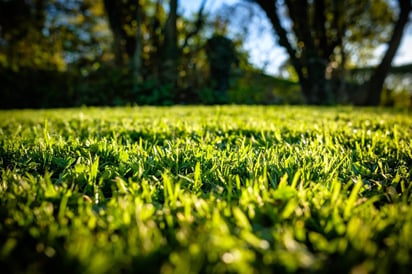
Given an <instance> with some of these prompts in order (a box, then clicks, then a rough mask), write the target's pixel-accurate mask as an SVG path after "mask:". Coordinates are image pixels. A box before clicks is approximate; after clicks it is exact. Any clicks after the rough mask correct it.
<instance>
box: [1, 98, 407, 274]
mask: <svg viewBox="0 0 412 274" xmlns="http://www.w3.org/2000/svg"><path fill="white" fill-rule="evenodd" d="M411 143H412V117H411V115H410V113H408V112H407V111H406V112H405V111H399V110H389V109H373V108H371V109H357V108H347V107H345V108H343V107H342V108H315V107H313V108H312V107H259V106H255V107H245V106H225V107H167V108H156V107H141V108H137V107H136V108H110V109H105V108H84V109H69V110H47V111H46V110H43V111H40V110H38V111H35V110H22V111H1V112H0V172H1V173H0V174H1V182H0V267H1V269H2V271H5V272H3V273H56V272H58V273H65V272H67V273H137V272H139V273H143V272H144V273H159V272H161V273H200V272H202V273H224V272H227V273H274V272H279V273H333V272H335V273H350V272H352V273H395V272H396V273H408V272H409V271H410V269H412V206H411V201H412V179H411V178H412V176H411V175H412V146H411Z"/></svg>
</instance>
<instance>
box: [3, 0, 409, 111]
mask: <svg viewBox="0 0 412 274" xmlns="http://www.w3.org/2000/svg"><path fill="white" fill-rule="evenodd" d="M411 6H412V1H410V0H313V1H309V0H299V1H297V0H289V1H287V0H284V1H282V0H278V1H276V0H271V1H270V0H226V1H225V0H83V1H81V0H0V93H1V95H0V98H1V100H0V108H3V109H5V108H56V107H76V106H124V105H173V104H312V105H336V104H351V105H384V106H406V107H410V106H411V105H412V42H411V41H412V38H411V36H412V30H411V26H410V24H409V23H410V21H411V20H410V19H411V9H412V8H411Z"/></svg>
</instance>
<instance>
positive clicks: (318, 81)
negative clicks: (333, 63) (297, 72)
mask: <svg viewBox="0 0 412 274" xmlns="http://www.w3.org/2000/svg"><path fill="white" fill-rule="evenodd" d="M309 62H310V63H309V64H308V66H307V67H308V76H307V80H306V82H307V83H306V84H305V86H302V85H301V86H302V90H303V93H304V95H305V98H306V103H307V104H309V105H329V104H333V103H335V98H334V96H333V94H332V90H331V87H330V84H329V81H328V80H327V79H326V75H325V74H326V73H325V72H326V67H327V60H323V59H322V58H316V59H315V58H310V59H309Z"/></svg>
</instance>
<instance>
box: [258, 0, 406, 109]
mask: <svg viewBox="0 0 412 274" xmlns="http://www.w3.org/2000/svg"><path fill="white" fill-rule="evenodd" d="M254 2H255V3H257V4H258V5H259V6H260V7H261V8H262V10H263V11H264V12H265V14H266V15H267V17H268V19H269V21H270V22H271V24H272V26H273V29H274V31H275V32H276V34H277V37H278V41H279V44H280V45H281V46H282V47H284V48H285V49H286V51H287V53H288V55H289V58H290V62H291V64H292V66H293V67H294V69H295V71H296V74H297V76H298V79H299V83H300V86H301V89H302V92H303V94H304V96H305V98H306V101H307V103H308V104H330V103H334V102H335V101H336V98H335V96H336V88H335V87H334V86H332V85H331V83H330V81H329V80H328V79H329V78H330V77H331V75H332V72H333V70H334V69H336V68H338V67H340V68H344V67H345V62H346V54H347V53H348V52H347V51H348V50H347V49H346V46H347V45H348V44H350V43H352V45H353V44H356V43H359V44H362V43H363V42H364V41H373V42H371V43H366V44H368V45H369V46H371V45H374V44H376V43H374V42H376V41H381V40H382V39H384V38H385V36H386V35H389V36H390V37H391V38H390V39H389V43H388V50H387V51H386V53H385V57H384V58H383V59H382V62H381V64H380V65H379V66H378V67H377V69H376V73H374V74H373V75H376V76H372V77H371V79H370V81H369V84H368V88H369V93H368V95H369V96H373V97H374V98H375V99H374V101H373V103H374V104H376V102H379V98H380V92H381V90H382V85H383V82H382V83H381V81H382V80H383V79H385V77H386V75H387V73H388V65H389V67H390V64H391V62H392V59H393V56H394V55H395V53H396V50H397V48H398V46H399V43H400V39H401V37H402V33H403V29H404V27H405V25H406V23H407V21H408V16H409V13H410V11H411V2H410V1H409V0H408V1H405V0H398V1H397V2H398V6H399V10H400V12H399V16H398V18H397V20H396V23H395V27H394V28H393V31H392V33H390V30H389V29H388V26H390V21H391V19H392V17H391V9H390V8H389V3H388V2H386V1H384V0H379V1H371V0H364V1H352V0H342V1H339V0H334V1H325V0H314V1H308V0H305V1H302V0H285V1H284V4H285V7H286V10H283V8H284V7H283V6H281V5H280V3H279V1H276V0H254ZM282 11H283V12H284V13H285V14H286V13H287V18H288V20H289V22H290V23H291V28H290V29H289V31H288V29H287V28H285V27H284V25H282V20H284V18H283V17H282V14H281V12H282ZM289 33H293V36H291V35H289ZM368 49H369V50H370V49H371V48H368ZM377 78H379V80H378V79H377Z"/></svg>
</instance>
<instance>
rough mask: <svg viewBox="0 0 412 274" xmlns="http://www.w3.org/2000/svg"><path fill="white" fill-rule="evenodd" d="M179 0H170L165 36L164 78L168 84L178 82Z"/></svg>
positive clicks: (174, 84)
mask: <svg viewBox="0 0 412 274" xmlns="http://www.w3.org/2000/svg"><path fill="white" fill-rule="evenodd" d="M176 21H177V0H170V10H169V15H168V17H167V20H166V24H165V28H164V31H165V38H164V45H163V56H164V63H163V69H162V70H163V71H162V76H163V77H162V78H163V79H162V80H163V82H165V83H166V84H172V85H173V86H176V84H177V65H178V58H179V50H178V46H177V25H176Z"/></svg>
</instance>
